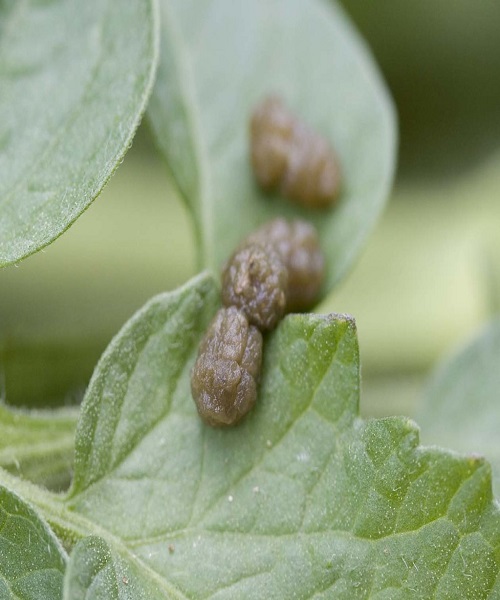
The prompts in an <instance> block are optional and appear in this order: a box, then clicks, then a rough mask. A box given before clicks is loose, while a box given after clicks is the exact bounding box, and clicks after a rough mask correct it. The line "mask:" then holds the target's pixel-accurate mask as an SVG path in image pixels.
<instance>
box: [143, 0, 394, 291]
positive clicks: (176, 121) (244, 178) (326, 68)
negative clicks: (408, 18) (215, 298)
mask: <svg viewBox="0 0 500 600" xmlns="http://www.w3.org/2000/svg"><path fill="white" fill-rule="evenodd" d="M160 6H161V17H162V34H163V35H162V45H161V51H160V66H159V71H158V77H157V81H156V85H155V89H154V91H153V96H152V98H151V102H150V105H149V108H148V111H149V117H150V120H151V123H152V125H153V129H154V131H155V133H156V137H157V140H158V144H159V147H160V149H161V150H162V151H163V153H164V154H165V156H166V158H167V161H168V163H169V166H170V169H171V171H172V173H173V175H174V177H175V179H176V181H177V183H178V185H179V187H180V189H181V191H182V193H183V195H184V197H185V199H186V201H187V203H188V205H189V206H190V208H191V211H192V214H193V217H194V221H195V225H196V228H197V232H198V237H199V257H200V264H202V265H203V266H208V267H210V268H212V269H216V270H217V269H218V268H219V267H220V265H221V264H222V262H223V261H224V260H225V259H226V258H227V257H228V256H229V254H230V253H231V252H232V251H233V249H234V247H235V246H236V244H237V243H238V242H239V241H240V240H241V238H242V237H243V236H244V235H245V234H246V233H248V232H249V231H250V230H252V229H253V228H254V227H256V226H257V225H258V224H260V223H262V222H263V221H266V220H268V219H270V218H272V217H274V216H277V215H286V216H289V217H292V216H295V217H297V216H302V217H305V218H306V219H310V220H313V221H314V223H315V224H316V225H317V227H318V229H319V231H320V235H321V241H322V244H323V248H324V250H325V252H326V254H327V257H328V277H327V279H328V282H327V287H328V288H329V287H331V286H333V285H334V284H335V283H336V282H337V281H338V279H339V278H340V277H342V275H344V274H345V272H346V270H347V269H348V268H349V267H350V265H351V264H352V262H353V261H354V259H355V258H356V256H357V255H358V253H359V251H360V249H361V247H362V245H363V243H364V241H365V239H366V237H367V235H368V233H369V232H370V231H371V229H372V227H373V225H374V223H375V221H376V219H377V217H378V216H379V214H380V212H381V210H382V208H383V205H384V202H385V199H386V196H387V194H388V192H389V189H390V185H391V182H392V176H393V171H394V162H395V137H396V134H395V123H394V121H395V119H394V114H393V110H392V105H391V102H390V100H389V98H388V95H387V93H386V90H385V88H384V86H383V84H382V82H381V79H380V77H379V75H378V72H377V69H376V67H375V65H374V63H373V62H372V60H371V57H370V55H369V53H368V52H367V50H366V48H365V46H364V44H363V43H362V41H361V40H360V39H359V38H358V36H357V34H356V32H355V31H354V30H353V28H352V26H351V25H350V23H349V22H348V20H347V19H346V17H345V16H344V14H343V13H342V11H341V10H340V8H339V7H338V6H337V5H336V4H335V3H333V2H327V1H326V0H311V1H308V2H302V1H301V0H277V1H273V2H269V1H268V0H257V1H256V0H238V1H236V2H235V1H233V0H202V1H201V2H200V1H199V0H197V1H194V0H188V1H186V0H173V1H172V0H163V1H162V2H161V3H160ZM270 93H278V94H281V95H282V96H283V97H284V99H285V100H286V102H287V103H288V104H289V105H290V106H291V107H292V108H293V109H294V110H295V111H296V112H297V113H298V114H300V115H301V116H302V118H303V119H304V120H305V121H306V122H308V123H309V124H310V125H311V126H312V127H314V128H316V129H317V130H319V131H321V132H322V133H323V134H324V135H325V136H326V137H327V138H328V139H329V140H330V141H331V142H332V144H333V145H334V146H335V147H336V149H337V151H338V153H339V155H340V159H341V163H342V169H343V173H344V182H343V192H342V196H341V199H340V202H339V204H338V206H337V207H336V208H335V209H334V210H332V211H330V212H320V213H315V214H311V213H310V212H307V214H306V212H305V211H304V210H301V209H298V208H297V207H296V206H291V205H290V204H289V203H287V202H286V201H284V200H283V199H280V198H277V197H275V198H271V197H268V196H266V195H264V194H263V193H262V192H260V191H259V190H258V188H257V186H256V184H255V181H254V179H253V176H252V173H251V171H250V165H249V150H248V121H249V116H250V113H251V111H252V108H253V107H254V106H255V104H256V103H257V102H258V101H259V100H261V99H262V97H263V96H265V95H267V94H270Z"/></svg>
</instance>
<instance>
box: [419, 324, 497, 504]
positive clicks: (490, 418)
mask: <svg viewBox="0 0 500 600" xmlns="http://www.w3.org/2000/svg"><path fill="white" fill-rule="evenodd" d="M499 361H500V319H498V318H497V319H495V320H494V321H492V322H491V323H489V324H488V325H487V326H486V327H485V328H483V330H482V331H481V332H480V333H479V334H478V335H477V336H476V337H475V338H474V339H473V340H472V341H471V342H470V343H469V344H467V345H466V346H465V347H464V348H461V349H460V351H458V352H457V353H456V354H454V355H453V356H452V357H451V358H449V359H448V360H446V361H444V362H443V364H442V365H440V366H439V367H438V368H437V369H436V372H435V373H434V375H433V376H432V377H431V379H430V380H429V383H428V385H427V389H426V391H425V394H424V398H423V402H422V403H421V405H420V409H419V413H418V419H419V423H420V424H421V425H422V437H423V439H424V441H425V442H426V443H429V444H437V445H439V446H446V447H449V448H453V449H454V450H457V451H458V452H476V453H478V454H481V455H484V456H485V457H486V458H487V459H488V460H489V461H490V462H491V465H492V467H493V473H494V478H493V488H494V491H495V495H496V496H497V497H498V496H500V446H499V436H498V434H499V431H500V404H499V390H500V370H499V368H498V365H499Z"/></svg>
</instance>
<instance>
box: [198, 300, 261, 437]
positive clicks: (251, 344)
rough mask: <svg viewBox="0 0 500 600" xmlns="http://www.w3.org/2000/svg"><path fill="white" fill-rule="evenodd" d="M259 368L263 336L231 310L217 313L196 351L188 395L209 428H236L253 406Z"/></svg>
mask: <svg viewBox="0 0 500 600" xmlns="http://www.w3.org/2000/svg"><path fill="white" fill-rule="evenodd" d="M261 364H262V334H261V333H260V331H259V330H258V329H257V328H256V327H254V326H253V325H250V324H249V322H248V320H247V318H246V317H245V315H244V314H243V313H242V312H241V311H239V310H238V309H237V308H235V307H234V306H231V307H229V308H222V309H220V310H219V311H218V312H217V314H216V315H215V317H214V319H213V320H212V322H211V324H210V326H209V328H208V330H207V332H206V334H205V336H204V338H203V340H202V342H201V344H200V347H199V350H198V358H197V359H196V363H195V365H194V368H193V371H192V373H191V392H192V395H193V399H194V401H195V403H196V408H197V409H198V413H199V414H200V416H201V418H202V419H203V420H204V421H205V422H206V423H208V424H209V425H212V426H216V427H217V426H219V427H223V426H227V425H234V424H236V423H237V422H238V421H239V420H240V419H241V418H242V417H244V416H245V415H246V414H247V413H248V411H249V410H250V409H251V408H252V407H253V405H254V404H255V400H256V398H257V382H258V379H259V374H260V368H261Z"/></svg>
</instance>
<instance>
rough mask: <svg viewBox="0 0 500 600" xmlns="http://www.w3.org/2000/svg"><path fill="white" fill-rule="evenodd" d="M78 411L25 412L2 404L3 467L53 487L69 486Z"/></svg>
mask: <svg viewBox="0 0 500 600" xmlns="http://www.w3.org/2000/svg"><path fill="white" fill-rule="evenodd" d="M77 416H78V411H77V410H75V409H60V410H53V411H23V410H19V409H14V408H9V407H7V406H5V405H4V404H1V403H0V466H1V467H3V468H4V469H7V470H8V471H10V472H11V473H14V474H17V475H20V476H22V477H23V478H25V479H29V480H30V481H32V482H34V483H39V484H41V485H43V486H44V487H47V488H49V489H52V490H55V491H57V490H61V489H67V487H68V486H69V483H70V478H71V472H72V467H73V451H74V434H75V427H76V420H77Z"/></svg>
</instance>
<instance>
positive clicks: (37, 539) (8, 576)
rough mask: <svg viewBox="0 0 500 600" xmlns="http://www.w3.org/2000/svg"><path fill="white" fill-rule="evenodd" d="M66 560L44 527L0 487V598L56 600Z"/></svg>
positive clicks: (20, 501) (8, 599) (64, 554)
mask: <svg viewBox="0 0 500 600" xmlns="http://www.w3.org/2000/svg"><path fill="white" fill-rule="evenodd" d="M66 560H67V557H66V553H65V552H64V550H63V548H62V547H61V545H60V543H59V541H58V540H57V538H56V537H55V536H54V534H53V533H52V531H50V529H49V527H48V526H47V524H46V523H45V522H44V521H43V520H42V519H40V518H39V516H38V515H37V514H36V513H35V512H34V511H33V509H31V508H30V507H29V506H27V505H26V504H25V503H24V502H23V501H22V500H21V499H20V498H19V497H18V496H17V495H16V494H14V493H13V492H11V491H9V490H7V489H5V488H3V487H0V598H1V599H2V600H42V599H47V600H48V599H49V598H50V599H51V600H59V599H60V598H61V597H62V593H61V592H62V582H63V575H64V571H65V567H66Z"/></svg>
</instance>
